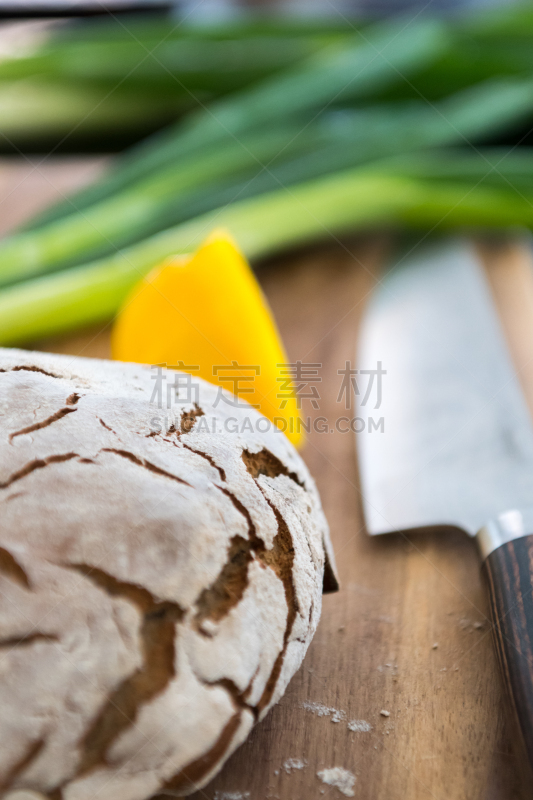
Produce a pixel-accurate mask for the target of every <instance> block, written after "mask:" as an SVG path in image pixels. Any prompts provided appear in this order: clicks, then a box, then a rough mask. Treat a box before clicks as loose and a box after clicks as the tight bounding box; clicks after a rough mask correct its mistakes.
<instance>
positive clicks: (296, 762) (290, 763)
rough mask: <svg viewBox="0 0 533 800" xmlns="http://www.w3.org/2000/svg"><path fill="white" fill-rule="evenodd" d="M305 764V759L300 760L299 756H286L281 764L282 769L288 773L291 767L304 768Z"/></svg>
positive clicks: (291, 769)
mask: <svg viewBox="0 0 533 800" xmlns="http://www.w3.org/2000/svg"><path fill="white" fill-rule="evenodd" d="M306 766H307V761H302V759H301V758H288V759H287V761H285V762H284V764H283V769H284V770H285V772H286V773H287V774H288V775H290V774H291V772H292V771H293V769H304V767H306Z"/></svg>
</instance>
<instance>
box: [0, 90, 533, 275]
mask: <svg viewBox="0 0 533 800" xmlns="http://www.w3.org/2000/svg"><path fill="white" fill-rule="evenodd" d="M531 109H533V81H531V80H528V81H514V82H510V81H490V82H488V83H487V84H483V85H481V86H478V87H473V88H472V89H469V90H467V91H465V92H462V93H460V94H458V95H457V96H455V97H451V98H448V99H447V100H446V101H445V102H443V103H441V104H438V105H436V106H435V107H432V106H429V105H426V104H423V103H418V104H414V105H413V104H407V105H404V106H402V105H400V106H397V107H396V106H393V107H387V106H385V107H383V108H380V107H378V108H370V109H362V110H360V111H345V112H343V113H338V114H332V115H325V116H324V117H319V118H318V119H317V120H314V121H310V122H309V124H308V125H307V126H306V125H305V124H304V123H303V122H302V120H301V118H300V119H298V120H297V121H294V122H293V123H292V124H288V123H287V124H286V125H284V126H283V127H281V128H279V127H278V128H272V129H270V130H267V131H265V132H254V133H252V134H248V135H245V136H243V139H242V140H241V141H235V140H234V139H231V140H230V141H229V142H225V143H224V146H219V147H211V148H206V149H205V150H204V151H202V152H201V154H200V155H199V156H197V157H196V158H194V157H192V156H191V158H190V159H187V160H185V159H183V160H179V161H178V162H177V163H176V164H174V165H173V166H172V168H168V169H166V170H164V171H162V172H159V173H156V175H155V176H153V177H151V178H150V179H149V180H145V181H140V182H138V183H135V184H133V185H132V186H131V187H129V189H128V190H124V191H123V192H119V193H117V194H115V195H113V196H112V197H110V198H109V199H107V200H104V201H102V202H100V203H96V204H93V205H92V206H90V207H88V208H87V209H85V210H84V211H83V213H81V214H71V215H70V216H68V217H65V218H62V219H59V220H57V221H55V222H52V223H49V224H48V225H46V226H42V227H41V228H39V229H37V230H31V231H27V232H23V233H19V234H17V235H14V236H12V237H9V238H7V239H6V240H4V242H3V243H0V285H2V284H6V283H10V282H13V281H16V280H23V279H26V278H28V277H32V276H35V275H38V274H42V273H45V272H49V271H54V270H57V269H60V268H63V267H65V266H70V265H73V264H75V263H82V262H86V261H88V260H90V259H92V258H95V257H97V256H100V255H104V254H106V253H112V252H114V251H115V250H116V249H118V248H120V247H124V246H127V245H129V244H132V243H133V242H135V241H139V240H140V239H142V238H143V237H144V236H148V235H150V234H153V233H155V232H157V231H158V230H163V229H164V228H166V227H169V226H170V225H174V224H177V223H179V222H182V221H185V220H186V219H189V218H191V217H192V216H195V215H197V214H200V213H203V212H206V211H208V210H210V209H212V208H216V207H217V206H221V205H223V204H224V203H227V202H232V201H233V200H234V199H240V198H244V197H250V196H253V195H254V194H259V193H261V192H265V191H271V190H274V189H276V188H278V187H279V186H292V185H293V184H296V183H301V182H303V181H306V180H309V179H311V178H314V177H317V176H319V175H322V174H325V173H330V172H335V171H339V170H341V169H347V168H351V167H353V166H356V165H357V164H361V163H364V162H369V161H372V160H375V159H380V158H383V157H384V156H387V155H390V154H394V153H402V152H409V151H412V150H417V149H418V148H420V147H430V146H434V145H441V144H446V143H450V142H454V141H455V142H459V143H462V142H463V141H464V140H465V139H469V138H471V137H476V136H479V135H482V134H483V133H484V132H485V131H486V130H488V129H491V130H495V129H497V128H498V127H499V126H505V125H507V126H508V125H510V124H511V123H512V122H514V121H516V120H517V119H521V118H522V117H523V116H524V114H525V113H527V112H528V111H530V110H531ZM263 164H266V165H268V166H267V167H266V168H264V169H263V168H262V165H263Z"/></svg>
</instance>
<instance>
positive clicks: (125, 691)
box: [61, 564, 184, 777]
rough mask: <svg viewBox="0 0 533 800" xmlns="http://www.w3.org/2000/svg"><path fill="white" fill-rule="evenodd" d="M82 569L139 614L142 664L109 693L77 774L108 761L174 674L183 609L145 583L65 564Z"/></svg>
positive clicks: (88, 737) (84, 744)
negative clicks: (162, 598)
mask: <svg viewBox="0 0 533 800" xmlns="http://www.w3.org/2000/svg"><path fill="white" fill-rule="evenodd" d="M61 566H63V567H65V568H67V569H71V570H75V571H76V572H79V573H81V574H82V575H83V576H84V577H85V578H87V579H88V580H90V581H92V582H93V583H94V584H95V585H96V586H98V587H99V588H100V589H103V591H105V592H107V593H108V594H109V595H111V596H112V597H122V598H124V599H126V600H129V601H130V602H131V603H133V605H135V606H136V608H137V609H138V610H139V611H140V612H141V615H142V623H141V628H140V640H141V649H142V654H143V664H142V666H141V667H140V668H139V669H137V670H135V672H134V673H133V674H132V675H129V676H128V677H127V678H125V679H124V680H123V681H122V682H121V683H120V684H119V686H118V687H117V688H116V689H115V690H114V691H113V692H112V693H111V695H110V696H109V697H108V699H107V701H106V702H105V703H104V705H103V707H102V708H101V710H100V712H99V714H98V716H97V717H96V719H95V720H94V721H93V723H92V725H91V727H90V728H89V730H88V731H87V733H86V734H85V736H84V738H83V742H82V755H81V759H80V764H79V767H78V772H77V775H76V777H80V776H82V775H84V774H86V773H87V772H89V771H90V770H92V769H93V768H95V767H97V766H99V765H102V764H107V753H108V752H109V749H110V748H111V746H112V745H113V743H114V742H115V741H116V739H117V738H118V736H119V735H120V734H121V733H123V731H125V730H126V729H127V728H129V727H131V726H132V725H135V720H136V719H137V716H138V714H139V711H140V709H141V707H142V706H143V705H144V704H146V703H148V702H150V701H151V700H152V699H153V698H154V697H156V696H157V695H159V694H161V692H163V691H164V690H165V689H166V687H167V686H168V684H169V683H170V681H171V680H172V679H173V678H174V677H175V675H176V670H175V657H176V653H175V639H176V627H177V623H178V622H180V621H181V620H182V618H183V615H184V611H183V609H182V608H180V607H179V606H178V605H177V603H172V602H168V601H163V602H157V601H156V600H155V598H154V597H153V596H152V594H151V593H150V592H149V591H148V590H147V589H145V588H144V587H142V586H138V585H137V584H134V583H126V582H125V581H120V580H118V579H117V578H115V577H113V576H112V575H109V574H108V573H107V572H104V570H102V569H97V568H95V567H91V566H89V565H87V564H62V565H61Z"/></svg>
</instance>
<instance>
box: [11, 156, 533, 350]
mask: <svg viewBox="0 0 533 800" xmlns="http://www.w3.org/2000/svg"><path fill="white" fill-rule="evenodd" d="M532 163H533V161H532ZM532 201H533V195H530V196H529V197H527V196H526V197H521V196H518V195H516V193H514V192H513V191H512V190H503V189H495V188H491V187H484V186H472V185H471V184H468V183H466V182H453V181H448V182H446V181H443V182H441V183H438V182H435V181H429V180H422V179H418V180H417V179H414V178H411V177H408V176H402V175H399V174H398V175H391V174H389V173H388V172H387V167H386V165H384V166H382V168H381V170H378V169H377V168H375V169H374V170H373V171H372V170H371V169H370V168H366V169H357V170H353V171H349V172H345V173H342V174H340V175H334V176H328V177H326V178H321V179H319V180H316V181H313V182H310V183H308V184H302V185H300V186H298V187H295V188H294V189H293V190H292V191H291V192H287V191H286V190H284V189H280V190H278V191H276V192H272V193H269V194H265V195H263V196H261V197H257V198H253V199H249V200H244V201H242V202H239V203H234V204H233V205H231V206H228V207H225V208H222V209H218V210H216V211H212V212H210V213H208V214H206V215H204V216H202V217H199V218H196V219H194V220H191V221H189V222H187V223H184V224H182V225H179V226H177V227H175V228H171V229H169V230H167V231H163V232H162V233H159V234H157V235H156V236H153V237H150V238H148V239H146V240H144V241H143V242H142V243H140V244H137V245H134V246H133V247H130V248H127V249H125V250H123V251H121V252H120V253H117V254H115V255H113V256H109V257H107V258H105V259H101V260H100V261H95V262H93V263H90V264H87V265H84V266H79V267H74V268H71V269H68V270H64V271H62V272H59V273H57V274H55V275H51V276H47V277H43V278H38V279H35V280H32V281H27V282H25V283H21V284H18V285H15V286H13V287H11V288H8V289H5V290H4V291H3V292H0V344H2V345H14V344H19V343H22V342H28V341H31V340H35V339H38V338H40V337H43V336H47V335H50V334H54V333H60V332H63V331H67V330H70V329H71V328H73V327H78V326H82V325H88V324H91V323H97V322H103V321H107V320H108V319H110V318H111V317H112V316H113V315H114V314H115V313H116V312H117V310H118V308H119V307H120V305H121V303H122V302H123V300H124V298H125V296H126V294H127V293H128V291H129V290H130V289H131V288H132V286H133V285H134V284H135V283H136V282H137V281H138V280H139V279H140V278H141V277H143V276H144V275H146V274H147V273H148V272H149V271H150V269H151V268H152V267H153V265H154V264H157V263H160V262H161V261H163V260H164V259H165V258H168V257H169V256H171V255H174V254H179V253H187V252H190V251H191V250H193V249H194V248H195V247H196V246H197V245H198V244H199V243H200V242H201V241H202V239H203V238H204V237H205V236H206V235H207V234H208V233H209V232H210V231H211V230H212V229H213V228H214V227H217V226H222V227H226V228H228V229H229V230H231V232H232V233H233V235H234V236H235V237H236V239H237V241H238V242H239V244H240V246H241V247H242V248H243V249H244V252H245V253H246V254H247V255H248V256H249V257H250V258H259V257H263V256H266V255H270V254H272V253H274V252H276V251H278V250H279V249H281V248H283V247H286V246H289V245H290V246H294V245H298V244H301V243H303V242H306V243H307V242H309V241H316V240H319V239H324V238H328V237H329V236H333V237H337V236H339V235H341V234H343V233H345V232H347V231H353V230H357V229H360V228H362V227H367V226H372V225H377V224H380V225H383V224H386V225H391V224H397V223H403V224H408V225H411V226H416V227H424V226H429V227H452V226H463V227H465V226H466V227H469V226H483V227H495V228H504V227H507V226H529V227H533V202H532Z"/></svg>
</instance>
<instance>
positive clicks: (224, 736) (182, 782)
mask: <svg viewBox="0 0 533 800" xmlns="http://www.w3.org/2000/svg"><path fill="white" fill-rule="evenodd" d="M241 717H242V711H236V712H235V714H234V715H233V716H232V717H231V719H230V720H229V722H228V723H227V724H226V726H225V727H224V729H223V730H222V733H221V734H220V736H219V737H218V739H217V741H216V742H215V744H214V745H213V746H212V747H211V749H210V750H208V751H207V753H204V755H203V756H200V758H197V759H196V760H195V761H192V762H191V763H190V764H188V765H187V766H186V767H184V768H183V769H182V770H180V772H178V773H177V774H176V775H174V777H173V778H170V780H168V781H166V783H164V784H163V786H162V787H161V792H160V793H158V794H157V795H155V797H153V798H152V800H168V798H169V796H168V795H165V792H166V791H168V792H169V793H170V795H172V794H173V793H174V792H178V791H179V792H180V794H185V793H187V794H190V793H191V792H193V791H194V790H195V789H196V788H198V784H199V783H200V782H201V781H202V778H203V776H204V775H207V774H208V773H209V772H211V770H212V769H213V767H214V766H215V765H216V764H217V763H218V762H219V761H220V760H221V759H222V758H223V757H224V755H225V753H226V752H227V750H228V749H229V747H230V746H231V742H232V740H233V737H234V736H235V734H236V733H237V730H238V729H239V725H240V723H241ZM187 790H188V791H187Z"/></svg>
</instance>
